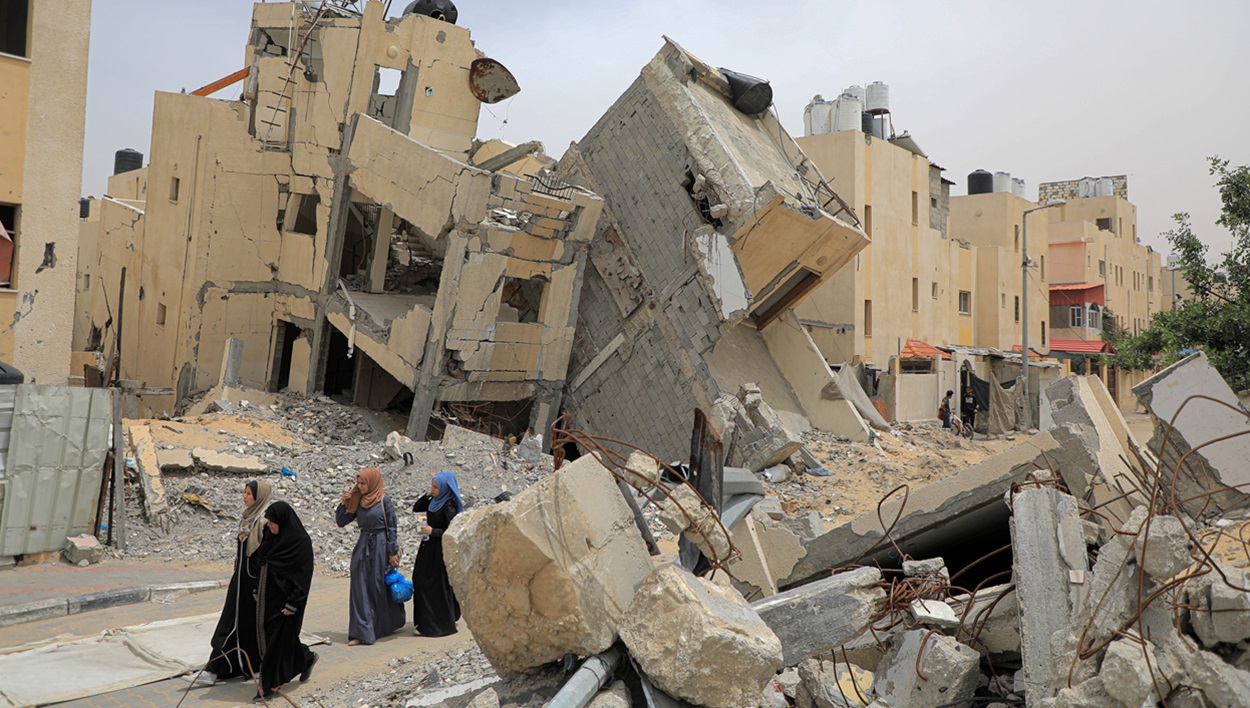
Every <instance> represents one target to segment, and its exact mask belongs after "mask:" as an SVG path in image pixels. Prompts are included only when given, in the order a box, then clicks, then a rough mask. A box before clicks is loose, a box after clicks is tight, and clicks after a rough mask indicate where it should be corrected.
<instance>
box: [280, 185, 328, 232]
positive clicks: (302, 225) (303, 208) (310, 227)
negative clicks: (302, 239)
mask: <svg viewBox="0 0 1250 708" xmlns="http://www.w3.org/2000/svg"><path fill="white" fill-rule="evenodd" d="M320 204H321V197H320V196H319V195H316V194H292V195H291V200H290V201H289V202H287V207H286V210H287V212H288V213H289V212H290V211H291V207H292V206H295V208H296V213H295V220H294V223H293V225H292V226H291V231H293V232H295V233H297V234H312V235H314V236H315V235H316V234H317V207H318V206H319V205H320ZM285 223H292V220H291V218H290V217H289V216H288V217H287V218H286V222H285Z"/></svg>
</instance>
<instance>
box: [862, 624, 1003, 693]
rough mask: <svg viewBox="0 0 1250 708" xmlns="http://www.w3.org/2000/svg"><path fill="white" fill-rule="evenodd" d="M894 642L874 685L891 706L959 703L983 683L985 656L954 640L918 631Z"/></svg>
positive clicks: (878, 671)
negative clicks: (982, 672) (982, 674)
mask: <svg viewBox="0 0 1250 708" xmlns="http://www.w3.org/2000/svg"><path fill="white" fill-rule="evenodd" d="M926 638H927V641H926ZM893 641H894V643H893V645H892V646H891V647H890V648H889V649H888V650H887V651H886V653H885V657H883V658H882V659H881V665H880V666H879V667H878V668H877V672H876V674H875V676H876V684H875V686H874V688H875V691H876V694H877V698H878V699H880V700H881V702H883V703H885V704H886V705H888V706H899V707H900V708H901V707H902V706H937V705H942V704H944V703H951V702H956V701H959V700H960V699H964V698H970V697H972V695H973V693H974V692H976V690H977V688H978V687H979V686H980V685H981V683H982V681H983V677H982V676H981V672H980V666H981V655H980V654H978V653H977V652H976V651H975V650H973V649H972V648H971V647H968V646H965V645H963V644H960V643H959V642H958V641H956V640H955V639H953V638H951V637H948V636H946V635H944V634H931V633H930V632H928V631H926V630H921V629H915V630H911V631H908V632H904V633H903V634H901V635H898V636H896V637H894V639H893ZM922 647H923V648H922ZM917 668H919V672H920V673H919V674H917ZM920 674H923V675H924V676H925V679H928V680H925V679H922V678H920Z"/></svg>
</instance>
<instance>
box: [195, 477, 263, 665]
mask: <svg viewBox="0 0 1250 708" xmlns="http://www.w3.org/2000/svg"><path fill="white" fill-rule="evenodd" d="M272 495H273V490H272V488H271V487H270V486H269V483H268V482H260V481H255V480H253V481H251V482H248V483H247V484H246V485H244V487H243V507H244V509H243V515H242V517H241V518H240V519H239V528H238V533H237V534H236V536H235V543H236V548H235V554H234V573H233V574H232V575H231V576H230V589H229V590H227V591H226V604H225V606H224V607H222V610H221V619H219V620H218V621H217V631H215V632H213V638H212V641H211V645H212V647H213V650H212V654H211V655H210V657H209V661H208V664H207V665H206V666H205V667H204V670H203V671H200V672H198V673H197V674H189V675H188V677H189V678H190V679H191V680H192V682H193V683H195V684H197V685H208V686H211V685H213V684H215V683H217V681H219V680H221V679H228V678H233V677H235V676H246V677H249V678H250V677H251V676H252V674H253V673H254V672H256V671H259V670H260V651H259V649H258V648H257V641H258V640H257V637H258V633H257V632H258V629H257V626H256V599H255V593H256V581H257V578H258V577H259V571H260V561H261V559H260V554H258V553H257V552H256V551H257V550H259V549H260V544H261V541H262V540H263V538H264V532H265V509H267V508H268V507H269V500H270V497H271V496H272Z"/></svg>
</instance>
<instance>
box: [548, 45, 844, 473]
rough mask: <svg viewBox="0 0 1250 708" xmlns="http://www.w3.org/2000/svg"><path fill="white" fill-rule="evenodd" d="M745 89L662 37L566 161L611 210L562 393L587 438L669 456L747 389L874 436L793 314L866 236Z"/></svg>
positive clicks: (836, 428) (831, 426)
mask: <svg viewBox="0 0 1250 708" xmlns="http://www.w3.org/2000/svg"><path fill="white" fill-rule="evenodd" d="M753 81H756V82H758V80H754V79H751V77H741V76H740V75H737V74H733V73H732V72H729V73H726V72H724V71H721V70H717V69H715V68H713V67H711V66H709V65H708V64H706V63H704V62H703V61H702V60H700V59H698V58H697V57H695V56H694V55H692V54H690V53H689V52H686V51H685V50H684V49H682V48H681V47H680V46H678V45H677V44H676V43H674V42H672V41H669V40H666V42H665V45H664V47H663V48H662V49H661V50H660V52H659V53H658V54H657V55H656V56H655V58H654V59H652V60H651V62H650V63H648V64H647V65H646V66H645V67H644V68H643V70H642V72H641V76H640V77H639V78H638V79H636V80H635V81H634V83H633V84H632V85H630V87H629V88H628V89H626V91H625V93H624V94H622V95H621V96H620V98H618V99H617V101H616V103H614V104H613V105H612V107H611V108H609V109H608V111H607V113H605V114H604V115H603V117H602V118H600V120H599V121H598V123H596V124H595V125H594V127H592V128H591V129H590V131H589V132H588V133H587V134H586V136H585V137H583V138H582V139H581V140H580V141H578V142H576V143H574V144H573V145H572V146H570V147H569V149H568V150H567V151H566V152H565V154H564V156H563V158H562V159H561V161H560V164H559V166H558V169H557V174H559V175H560V177H561V178H562V179H564V180H566V181H569V182H572V183H575V184H580V185H581V186H583V187H585V188H587V189H589V190H591V191H593V192H595V193H596V194H600V195H602V196H603V198H604V203H605V205H604V210H603V217H602V218H601V219H600V222H599V224H598V227H597V231H596V235H595V240H594V245H593V246H592V248H591V252H590V266H589V267H587V268H586V272H585V277H584V279H583V282H582V285H581V292H580V295H579V298H578V308H577V338H576V341H575V344H574V347H573V354H572V360H571V363H570V368H569V376H568V380H567V383H566V386H565V390H564V404H565V408H566V411H568V412H569V413H570V414H571V415H572V416H573V418H574V420H575V421H576V422H577V424H578V425H579V426H580V427H583V428H585V429H588V430H593V431H595V432H596V433H597V434H602V435H607V436H610V437H618V438H621V439H627V440H631V441H633V442H635V443H637V444H639V445H642V446H643V447H646V448H647V449H649V450H650V451H652V452H654V453H656V454H658V455H662V456H675V455H678V454H679V453H680V451H682V450H683V449H684V448H686V446H687V445H688V441H689V427H688V420H689V415H690V411H691V410H692V409H694V408H702V409H704V410H710V409H711V408H712V406H713V404H714V403H715V402H716V400H717V399H718V398H720V397H721V396H722V395H729V396H732V395H734V394H735V393H736V392H737V390H738V388H739V385H740V384H742V383H744V382H748V381H753V382H756V383H757V384H758V386H759V388H760V390H761V391H762V393H763V396H764V398H765V399H766V401H767V402H768V403H769V404H770V405H771V406H772V407H773V408H774V409H776V410H777V411H778V413H779V414H780V415H781V416H782V417H783V419H785V421H786V422H787V423H788V424H790V425H793V426H795V428H796V429H802V428H803V427H806V426H808V425H810V426H814V427H816V428H820V429H823V430H828V431H831V432H836V433H837V434H839V435H843V436H846V437H849V438H853V439H866V438H867V428H866V426H865V424H864V422H863V420H862V418H861V417H860V416H859V414H858V413H856V411H855V410H854V408H853V407H852V406H851V405H850V404H848V403H847V401H846V400H845V399H844V398H843V397H842V396H840V395H837V394H836V393H835V391H836V383H835V380H834V375H833V372H832V371H831V370H830V369H829V366H828V364H827V363H826V362H825V360H824V358H823V357H822V356H821V354H820V352H819V350H818V349H817V348H816V346H815V344H814V343H813V342H812V339H811V336H810V335H809V334H808V333H807V331H806V330H805V329H803V328H802V327H800V326H799V325H798V323H797V321H796V320H795V317H794V314H793V308H794V307H795V305H797V304H798V303H799V302H801V301H802V300H803V298H805V297H806V296H807V295H808V294H810V293H811V291H812V290H813V289H814V288H816V286H818V285H819V284H821V283H822V282H825V281H826V280H827V279H828V278H829V277H830V276H831V275H832V274H833V273H834V272H835V271H837V270H838V269H839V268H842V267H843V266H845V265H846V264H847V263H849V262H851V260H852V259H853V258H854V256H855V254H856V253H858V252H859V251H860V250H861V249H863V248H864V246H866V245H867V243H868V240H867V238H866V237H865V235H864V232H863V230H862V229H861V228H860V226H859V221H858V219H857V217H856V215H855V214H854V212H853V211H852V210H851V209H850V208H849V207H847V206H846V205H845V204H844V203H843V202H842V201H841V199H840V198H838V197H837V196H836V195H835V194H834V193H833V191H832V190H831V189H830V188H829V186H828V184H826V183H825V181H824V179H823V178H822V177H821V174H820V172H819V170H817V169H816V167H815V165H813V164H812V163H811V162H810V161H809V160H808V159H807V158H806V157H805V156H804V155H803V152H802V151H801V150H800V149H799V148H798V146H797V145H796V144H795V143H794V141H793V140H792V139H791V138H790V136H789V135H788V134H787V133H786V131H785V129H783V128H782V127H781V125H780V123H779V122H778V120H777V116H776V114H775V113H773V112H771V111H770V110H768V102H763V105H760V104H759V103H756V104H755V105H747V104H748V102H749V99H750V98H751V96H750V95H747V96H746V97H745V98H744V96H743V94H744V93H747V92H749V91H751V90H754V91H756V92H757V93H758V92H759V91H761V90H762V89H764V88H766V85H765V84H764V83H763V82H758V83H754V84H753V83H751V82H753ZM769 97H770V98H771V91H770V92H769Z"/></svg>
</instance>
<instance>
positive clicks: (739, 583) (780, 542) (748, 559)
mask: <svg viewBox="0 0 1250 708" xmlns="http://www.w3.org/2000/svg"><path fill="white" fill-rule="evenodd" d="M730 539H731V540H732V541H733V544H734V548H736V549H738V553H739V557H738V558H736V559H734V560H733V561H731V562H730V563H729V567H728V570H729V572H730V573H731V574H732V576H733V582H734V587H735V588H737V589H738V591H739V592H741V593H742V595H743V597H745V598H746V599H748V600H757V599H759V598H762V597H770V596H772V595H776V594H777V580H779V579H780V578H784V577H786V576H787V575H789V574H790V571H791V570H793V569H794V564H795V563H797V562H798V560H799V559H800V558H802V557H803V555H804V554H805V553H806V551H804V550H803V543H802V541H800V540H799V537H798V535H796V534H795V533H793V532H792V531H789V530H787V529H786V528H784V527H783V526H781V524H778V523H777V522H775V521H773V520H772V519H771V518H769V517H768V515H767V514H766V513H765V512H761V511H760V510H759V507H758V506H756V507H755V508H754V509H752V510H751V513H750V514H749V515H748V516H747V518H745V519H743V520H742V521H741V522H739V523H738V524H737V525H736V526H734V527H733V529H731V531H730Z"/></svg>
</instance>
